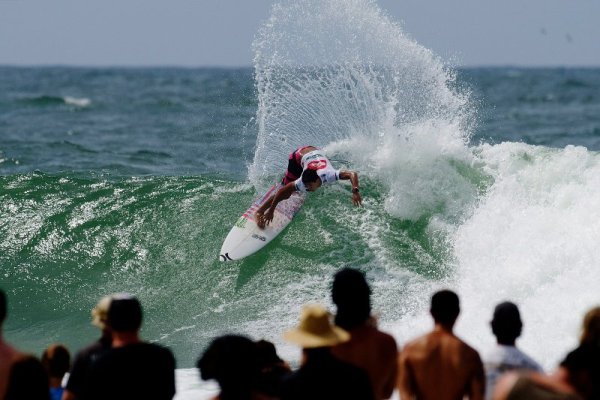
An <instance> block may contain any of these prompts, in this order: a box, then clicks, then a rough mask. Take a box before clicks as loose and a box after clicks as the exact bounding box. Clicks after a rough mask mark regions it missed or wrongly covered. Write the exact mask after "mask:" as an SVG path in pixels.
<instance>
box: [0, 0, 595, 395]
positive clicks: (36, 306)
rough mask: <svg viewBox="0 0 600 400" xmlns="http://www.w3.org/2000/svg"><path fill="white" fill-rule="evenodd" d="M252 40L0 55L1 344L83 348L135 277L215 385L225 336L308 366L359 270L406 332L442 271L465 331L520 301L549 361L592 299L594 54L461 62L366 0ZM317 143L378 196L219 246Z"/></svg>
mask: <svg viewBox="0 0 600 400" xmlns="http://www.w3.org/2000/svg"><path fill="white" fill-rule="evenodd" d="M342 5H343V7H342ZM254 52H255V59H254V66H253V67H252V68H240V69H216V68H197V69H183V68H75V67H35V68H33V67H31V68H26V67H10V66H5V67H0V287H2V288H3V289H4V290H5V291H7V293H8V295H9V301H10V316H9V319H8V321H7V323H6V326H5V335H6V338H7V340H8V341H10V342H12V343H14V344H15V345H17V346H18V347H20V348H22V349H24V350H26V351H29V352H33V353H36V354H40V353H41V351H42V350H43V348H45V346H46V345H48V344H49V343H52V342H62V343H65V344H67V345H68V346H69V348H71V349H72V350H76V349H78V348H80V347H82V346H83V345H85V344H87V343H89V342H90V341H92V340H94V339H95V337H96V336H97V334H98V332H97V330H96V329H95V328H94V327H92V326H91V325H90V310H91V308H92V307H93V306H94V305H95V303H96V302H97V300H98V299H99V298H100V297H102V296H104V295H106V294H108V293H113V292H123V291H125V292H130V293H134V294H135V295H137V296H138V297H139V298H140V299H141V301H142V304H143V306H144V311H145V321H144V327H143V330H142V335H143V337H144V338H145V339H147V340H150V341H156V342H159V343H161V344H164V345H166V346H169V347H170V348H171V349H172V350H173V351H174V353H175V355H176V357H177V361H178V367H179V370H178V388H179V394H178V398H179V399H184V398H202V397H203V396H204V397H206V396H208V394H210V393H214V391H215V386H214V385H213V384H211V383H201V382H200V381H199V378H198V376H197V373H196V371H195V370H194V369H193V366H194V364H195V361H196V359H197V358H198V356H199V355H200V353H201V352H202V350H203V349H204V347H205V346H206V345H207V344H208V343H209V341H210V340H211V338H213V337H215V336H216V335H219V334H222V333H226V332H234V333H244V334H247V335H250V336H252V337H253V338H256V339H258V338H266V339H268V340H271V341H273V342H275V343H276V344H277V347H278V350H279V352H280V354H281V355H282V356H283V357H284V358H286V359H288V360H290V361H292V362H295V361H297V360H298V355H299V351H298V349H296V348H295V347H294V346H290V345H287V344H286V343H284V342H283V340H282V338H281V334H282V332H283V331H284V330H285V329H288V328H290V327H292V326H294V324H295V323H296V320H297V316H298V315H299V311H300V309H301V307H302V305H303V304H304V303H307V302H322V303H324V304H326V305H328V306H331V302H330V299H329V285H330V280H331V276H332V275H333V274H334V273H335V271H337V270H338V269H339V268H342V267H345V266H353V267H357V268H360V269H362V270H363V271H365V272H366V274H367V277H368V279H369V281H370V283H371V285H372V287H373V290H374V294H373V302H374V309H375V312H376V314H377V315H378V317H379V323H380V325H381V327H382V328H383V329H385V330H387V331H389V332H390V333H392V334H393V335H394V336H395V337H396V339H397V341H398V342H399V343H400V344H402V343H404V342H406V341H407V340H409V339H411V338H413V337H415V336H417V335H419V334H421V333H423V332H425V331H426V330H428V329H429V328H430V327H431V321H430V318H429V317H428V315H427V307H428V302H429V298H430V295H431V294H432V293H433V292H434V291H435V290H437V289H439V288H442V287H448V288H452V289H454V290H456V291H457V292H458V293H459V295H460V296H461V306H462V314H461V316H460V318H459V320H458V323H457V327H456V330H457V333H458V334H459V335H460V336H461V337H463V338H464V339H465V340H466V341H468V342H469V343H471V344H473V345H474V346H475V347H476V348H477V349H479V350H485V349H486V348H487V347H488V346H491V345H492V344H493V341H494V338H493V336H492V334H491V331H490V328H489V320H490V318H491V314H492V310H493V307H494V305H495V304H496V303H498V302H500V301H503V300H512V301H515V302H516V303H518V304H519V306H520V308H521V312H522V317H523V319H524V323H525V328H524V333H523V336H522V338H521V340H520V341H519V344H520V346H521V347H522V348H523V349H524V350H525V351H526V352H528V353H530V354H531V355H532V356H533V357H534V358H536V359H537V360H539V361H540V362H541V363H542V364H543V365H544V367H545V368H547V369H548V370H551V369H552V368H553V367H554V366H556V364H557V362H559V361H560V359H561V357H562V356H563V355H564V354H565V353H566V352H567V351H568V349H569V348H571V347H572V346H574V345H575V343H576V341H577V336H578V333H579V327H580V322H581V319H582V316H583V313H584V312H585V310H587V309H588V308H589V307H591V306H593V305H596V304H598V303H599V302H600V298H599V295H598V289H597V288H598V286H599V285H600V268H598V265H600V251H598V249H597V243H599V241H600V225H599V224H598V221H599V220H600V215H599V214H600V207H599V206H600V157H599V154H598V151H599V150H600V68H599V69H574V68H569V69H564V68H514V67H498V68H453V67H451V66H448V65H446V64H444V62H443V61H442V60H441V59H440V58H438V57H437V56H436V55H435V54H433V53H431V52H430V51H429V50H427V49H425V48H424V47H422V46H421V45H419V44H418V42H417V41H416V40H415V39H413V38H411V37H410V36H409V35H408V34H407V33H405V32H404V31H403V30H402V27H401V25H399V24H398V23H397V22H395V21H393V20H391V19H390V18H389V17H388V16H387V15H386V14H385V12H384V11H382V10H381V9H379V7H378V6H377V5H376V3H374V2H372V1H367V0H346V1H342V0H302V1H294V2H292V1H289V2H285V1H284V2H280V3H277V4H276V5H275V6H274V7H273V9H272V12H271V15H270V17H269V18H268V19H267V20H266V21H265V23H264V24H263V26H262V27H261V29H260V30H259V32H257V34H256V37H255V41H254ZM305 144H313V145H317V146H322V147H324V148H325V150H326V151H327V153H328V154H329V155H330V158H331V159H332V161H333V163H334V164H336V165H337V166H338V167H340V168H350V169H355V170H357V171H359V173H360V180H361V193H362V194H363V200H364V206H363V207H362V208H356V207H354V206H352V203H351V201H350V191H349V187H348V185H344V184H343V183H342V184H340V185H336V186H334V187H330V188H327V189H324V190H321V191H319V192H317V193H314V194H311V195H310V196H309V198H308V200H307V202H306V203H305V206H304V207H303V209H302V211H301V212H300V213H299V214H298V216H297V217H296V219H295V220H294V222H293V223H292V224H291V225H290V227H289V228H288V229H287V230H286V231H285V232H284V233H283V234H282V235H281V236H280V237H279V238H277V239H276V240H275V241H274V242H273V243H271V244H270V245H268V246H267V247H266V248H265V249H264V250H263V251H261V252H259V253H257V254H255V255H253V256H251V257H248V258H247V259H245V260H242V261H239V262H230V263H221V262H219V260H218V254H219V249H220V246H221V243H222V241H223V240H224V238H225V236H226V234H227V232H228V231H229V229H230V228H231V226H232V225H233V223H234V222H235V220H236V219H237V218H238V216H239V215H240V214H241V213H242V212H243V211H244V210H245V209H246V208H247V206H248V205H249V204H250V202H251V201H252V200H253V199H254V198H255V197H256V196H258V194H260V192H261V191H262V190H264V189H265V188H266V187H267V185H269V184H270V183H272V182H273V181H275V180H277V179H280V177H281V174H282V173H283V170H284V168H285V166H286V163H287V155H288V154H289V152H290V151H292V150H293V149H294V148H295V147H297V146H300V145H305Z"/></svg>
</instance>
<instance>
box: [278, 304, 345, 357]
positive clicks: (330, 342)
mask: <svg viewBox="0 0 600 400" xmlns="http://www.w3.org/2000/svg"><path fill="white" fill-rule="evenodd" d="M283 338H284V339H285V340H287V341H288V342H292V343H296V344H298V345H300V346H302V347H303V348H305V349H310V348H315V347H329V346H335V345H336V344H339V343H343V342H347V341H348V340H350V334H349V333H348V332H346V331H345V330H343V329H341V328H338V327H337V326H334V325H333V324H332V323H331V314H330V313H329V311H327V310H326V309H325V307H323V306H321V305H319V304H314V305H308V306H305V307H304V309H303V310H302V314H301V315H300V324H299V325H298V327H297V328H295V329H292V330H289V331H287V332H285V333H284V334H283Z"/></svg>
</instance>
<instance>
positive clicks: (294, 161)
mask: <svg viewBox="0 0 600 400" xmlns="http://www.w3.org/2000/svg"><path fill="white" fill-rule="evenodd" d="M307 147H312V146H302V147H299V148H297V149H296V150H294V151H292V152H291V153H290V157H289V159H288V167H287V170H286V171H285V174H284V176H283V179H282V180H281V184H282V185H287V184H288V183H290V182H294V181H295V180H297V179H299V178H300V176H301V175H302V171H303V168H302V163H301V162H302V155H301V154H300V153H301V152H302V150H304V149H305V148H307Z"/></svg>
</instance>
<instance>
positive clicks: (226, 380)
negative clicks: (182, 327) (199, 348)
mask: <svg viewBox="0 0 600 400" xmlns="http://www.w3.org/2000/svg"><path fill="white" fill-rule="evenodd" d="M196 367H197V368H198V369H199V370H200V377H201V378H202V379H203V380H209V379H214V380H216V381H217V382H218V383H219V386H220V388H221V394H220V395H219V398H220V399H223V400H228V399H249V398H250V397H251V394H252V391H253V389H254V385H255V382H256V380H257V377H258V374H259V367H258V360H257V350H256V346H255V344H254V342H253V341H252V340H250V339H249V338H247V337H245V336H239V335H225V336H220V337H218V338H216V339H214V340H213V341H212V342H211V344H210V345H208V347H207V348H206V350H204V353H203V354H202V356H201V357H200V358H199V359H198V361H197V362H196Z"/></svg>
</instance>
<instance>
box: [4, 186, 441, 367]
mask: <svg viewBox="0 0 600 400" xmlns="http://www.w3.org/2000/svg"><path fill="white" fill-rule="evenodd" d="M363 186H364V188H365V189H364V190H363V196H364V198H365V207H364V208H362V209H358V208H355V207H354V206H352V204H351V195H350V193H349V191H348V188H347V187H344V186H341V185H340V186H339V187H336V188H332V189H329V190H323V191H321V192H318V193H315V194H313V195H312V196H310V198H309V199H308V201H307V202H306V204H305V206H304V207H303V209H302V210H301V212H300V213H299V215H298V216H297V217H296V218H295V220H294V222H293V223H292V224H291V225H290V227H289V228H288V229H287V230H286V231H285V232H284V233H283V234H282V235H281V236H280V237H279V238H277V239H276V240H275V241H274V242H273V243H271V244H270V245H269V246H267V247H266V248H265V249H264V250H263V251H261V252H259V253H257V254H255V255H253V256H251V257H248V258H246V259H244V260H241V261H239V262H229V263H222V262H220V261H218V251H219V249H220V246H221V244H222V241H223V240H224V238H225V236H226V235H227V232H228V231H229V229H230V228H231V226H233V224H234V223H235V221H236V219H237V218H238V216H239V215H240V214H241V213H242V212H243V211H244V210H245V209H246V208H247V207H248V205H249V204H250V202H251V201H252V200H253V199H254V197H255V196H256V194H255V191H254V188H253V187H252V186H250V185H247V184H239V183H236V182H232V181H225V180H220V179H216V178H210V177H197V178H181V177H178V178H170V177H160V178H143V179H139V178H133V179H126V180H119V181H110V180H105V179H102V178H100V179H98V178H94V179H92V178H73V177H69V176H67V175H45V174H29V175H20V176H8V177H2V178H0V187H1V188H2V189H0V221H2V224H1V225H0V237H2V242H1V243H0V265H2V275H1V282H0V285H1V286H2V287H3V288H4V289H5V290H6V291H7V292H8V293H9V294H10V298H11V299H14V300H15V301H12V302H11V308H10V309H11V314H12V315H14V316H15V317H13V318H9V323H8V326H7V335H8V337H11V335H15V336H16V335H18V342H19V345H21V346H22V347H24V348H26V349H31V351H35V352H37V351H38V350H39V349H41V348H43V347H44V346H45V345H47V344H48V340H49V339H50V340H51V341H59V342H64V343H67V344H68V345H70V346H72V348H78V347H80V346H82V345H84V344H85V343H86V342H89V341H90V340H92V339H93V338H94V337H95V336H96V335H97V332H96V331H95V328H93V327H92V326H91V325H90V324H89V322H90V318H89V313H90V310H91V309H92V307H93V306H94V305H95V303H96V302H97V301H98V299H100V298H101V297H102V296H104V295H106V294H108V293H113V292H130V293H133V294H135V295H137V296H139V298H140V299H141V301H142V304H143V306H144V310H145V316H146V319H145V323H144V328H143V334H144V336H145V337H146V338H148V339H150V340H160V341H161V343H165V344H166V345H169V346H171V347H172V348H173V349H174V350H175V352H176V354H177V355H178V359H179V363H180V364H181V366H190V365H191V364H192V363H193V361H194V360H195V358H196V357H197V355H198V353H199V351H200V349H201V348H203V346H204V345H205V344H206V343H207V342H208V340H209V339H210V338H212V337H213V336H214V335H216V334H218V333H221V332H232V331H234V332H240V331H243V332H248V333H250V334H254V335H256V336H259V337H269V338H271V339H272V340H275V341H277V342H279V334H280V333H281V332H282V331H283V330H284V329H286V328H287V327H289V326H292V325H293V324H294V323H295V318H296V315H297V311H298V309H299V307H300V306H301V305H302V304H303V303H304V302H309V301H322V302H328V298H327V293H328V285H329V281H330V278H331V276H332V275H333V273H334V272H335V271H336V270H337V269H339V268H341V267H344V266H359V267H360V268H363V269H365V270H369V273H370V274H384V275H389V274H392V275H397V276H398V277H399V279H400V280H399V283H400V286H397V285H394V286H393V287H391V288H390V291H388V293H387V294H385V293H381V298H382V299H385V298H386V297H388V294H389V295H391V296H392V297H391V298H390V299H388V300H386V301H383V302H382V303H381V306H382V307H385V308H386V319H394V318H395V317H399V314H401V313H402V311H401V309H398V308H397V307H396V306H397V305H398V303H397V301H396V300H395V299H394V297H396V296H397V295H398V293H400V292H401V290H402V282H408V278H409V275H410V274H413V273H414V274H416V275H417V276H421V277H422V278H423V279H425V280H426V279H437V278H440V277H442V276H444V275H445V274H447V271H446V270H445V269H444V268H445V267H444V266H443V265H444V262H443V261H444V259H445V257H446V254H445V253H444V251H440V250H439V247H437V245H436V243H435V241H434V240H432V238H431V237H430V236H429V235H428V233H427V232H426V230H427V220H428V217H427V216H424V217H423V218H421V219H420V220H417V221H414V222H406V221H401V220H399V219H395V218H390V217H389V215H387V213H386V212H385V210H384V197H383V196H382V193H379V192H377V191H376V190H374V189H373V188H374V187H376V185H375V184H373V182H369V181H365V182H364V183H363ZM402 277H403V278H402ZM399 291H400V292H399ZM388 305H389V307H388ZM49 335H50V336H51V337H50V338H49V337H48V336H49Z"/></svg>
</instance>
